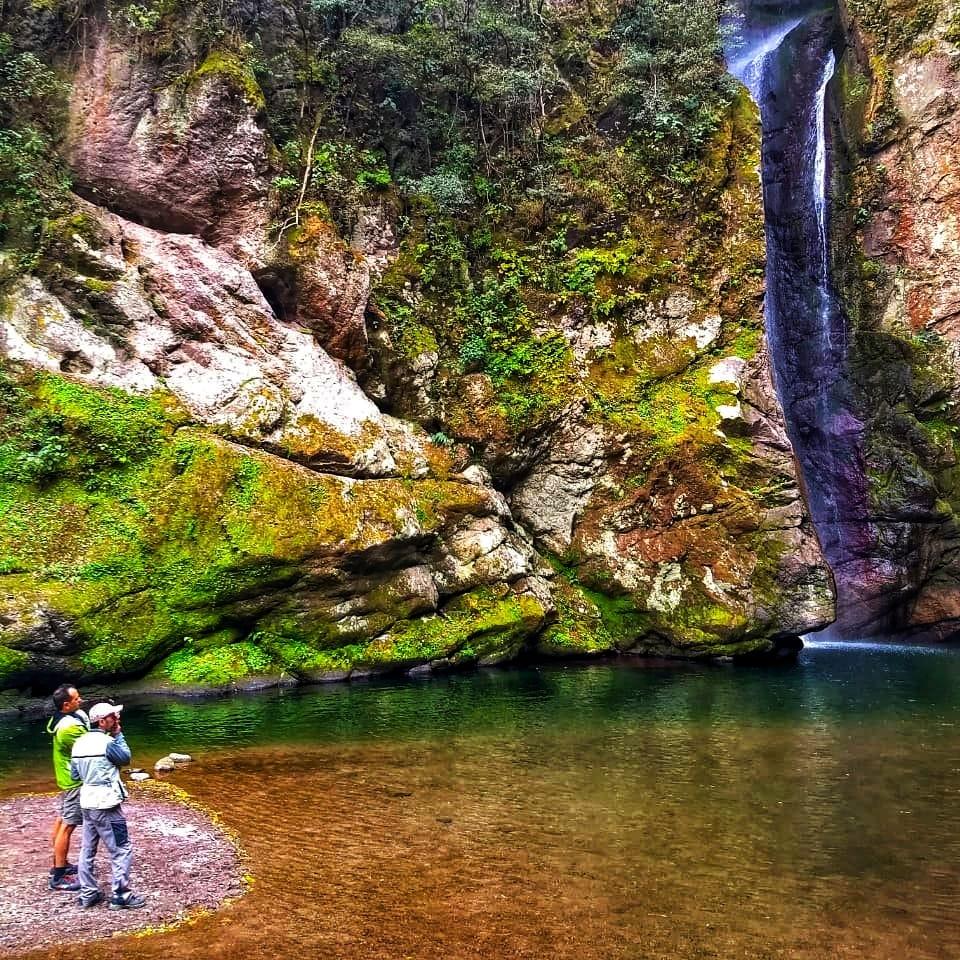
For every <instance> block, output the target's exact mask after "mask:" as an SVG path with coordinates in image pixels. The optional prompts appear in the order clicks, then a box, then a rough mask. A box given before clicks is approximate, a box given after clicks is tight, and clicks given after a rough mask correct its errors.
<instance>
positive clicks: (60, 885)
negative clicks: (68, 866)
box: [47, 874, 80, 893]
mask: <svg viewBox="0 0 960 960" xmlns="http://www.w3.org/2000/svg"><path fill="white" fill-rule="evenodd" d="M47 886H48V887H49V888H50V889H51V890H62V891H63V892H64V893H76V892H77V891H78V890H79V889H80V881H79V880H78V879H77V878H76V877H71V876H68V875H67V874H64V875H63V876H62V877H61V878H60V879H59V880H54V879H53V877H52V876H51V877H49V878H48V879H47Z"/></svg>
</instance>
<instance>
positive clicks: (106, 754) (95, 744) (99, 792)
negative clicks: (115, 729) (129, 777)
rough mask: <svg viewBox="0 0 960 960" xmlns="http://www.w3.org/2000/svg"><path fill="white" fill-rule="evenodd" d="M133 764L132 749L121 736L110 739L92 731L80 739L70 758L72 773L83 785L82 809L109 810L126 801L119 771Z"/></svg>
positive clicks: (75, 744) (124, 788) (119, 734)
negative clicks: (124, 766)
mask: <svg viewBox="0 0 960 960" xmlns="http://www.w3.org/2000/svg"><path fill="white" fill-rule="evenodd" d="M129 762H130V748H129V747H128V746H127V741H126V740H125V739H124V737H123V734H122V733H118V734H117V735H116V736H115V737H111V736H109V735H108V734H106V733H104V732H103V731H102V730H91V731H90V732H89V733H85V734H84V735H83V736H82V737H79V738H78V739H77V742H76V743H74V745H73V750H72V752H71V754H70V772H71V774H72V775H73V778H74V779H75V780H80V781H82V784H81V787H80V807H81V808H83V809H87V810H109V809H111V808H112V807H116V806H119V805H120V804H121V803H123V801H124V800H126V799H127V788H126V787H125V786H124V785H123V781H122V780H121V779H120V768H121V767H122V766H123V765H124V764H127V763H129Z"/></svg>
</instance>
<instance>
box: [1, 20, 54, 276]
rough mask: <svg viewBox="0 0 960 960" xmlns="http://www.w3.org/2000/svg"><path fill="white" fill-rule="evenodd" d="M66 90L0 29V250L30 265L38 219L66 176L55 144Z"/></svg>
mask: <svg viewBox="0 0 960 960" xmlns="http://www.w3.org/2000/svg"><path fill="white" fill-rule="evenodd" d="M65 92H66V87H65V85H64V84H63V83H62V82H61V80H60V79H59V77H58V76H57V74H56V73H55V72H54V71H53V70H52V69H51V68H50V67H49V66H48V65H47V63H45V62H44V61H43V60H41V58H40V57H39V56H38V55H37V54H36V53H34V52H33V51H31V50H25V49H20V48H18V47H17V45H16V44H15V43H14V42H13V39H12V38H11V37H10V35H9V34H6V33H2V32H0V249H2V248H7V249H10V250H12V251H13V256H14V257H15V259H16V261H17V265H18V266H20V267H23V266H30V265H31V264H32V262H33V255H34V253H35V251H36V250H37V248H38V246H39V242H40V239H41V235H42V231H43V226H44V223H45V222H46V219H47V218H48V217H50V216H51V215H52V214H55V213H57V212H59V211H62V210H63V209H64V207H65V206H66V203H67V188H68V186H69V182H70V181H69V177H68V175H67V173H66V169H65V167H64V166H63V164H62V162H61V161H60V160H59V158H58V156H57V154H56V151H55V145H56V141H57V135H58V134H57V130H58V120H59V117H60V114H61V108H62V105H63V100H64V96H65Z"/></svg>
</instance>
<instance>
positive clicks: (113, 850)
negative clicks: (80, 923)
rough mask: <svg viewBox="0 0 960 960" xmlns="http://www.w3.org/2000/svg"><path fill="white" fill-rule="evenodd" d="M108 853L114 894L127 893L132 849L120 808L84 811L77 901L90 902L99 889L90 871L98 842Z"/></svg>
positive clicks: (91, 870) (78, 866) (78, 867)
mask: <svg viewBox="0 0 960 960" xmlns="http://www.w3.org/2000/svg"><path fill="white" fill-rule="evenodd" d="M101 840H102V841H103V845H104V846H105V847H106V848H107V852H108V853H109V854H110V867H111V869H112V871H113V893H116V892H117V891H118V890H126V889H128V888H129V886H130V859H131V857H132V854H133V848H132V847H131V845H130V837H129V836H127V821H126V818H125V817H124V815H123V811H122V810H121V809H120V806H119V805H117V806H116V807H111V808H110V809H109V810H90V809H87V808H84V811H83V840H82V841H81V846H80V863H79V864H78V865H77V872H78V874H79V876H80V899H81V900H84V901H89V900H92V899H93V898H94V897H95V896H96V895H97V893H98V892H99V890H100V888H99V887H98V886H97V878H96V876H95V875H94V872H93V861H94V858H95V857H96V855H97V847H98V846H99V844H100V841H101Z"/></svg>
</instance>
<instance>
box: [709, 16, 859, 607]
mask: <svg viewBox="0 0 960 960" xmlns="http://www.w3.org/2000/svg"><path fill="white" fill-rule="evenodd" d="M741 2H742V3H743V4H744V6H743V7H742V9H741V10H740V11H739V13H737V12H734V13H733V17H735V18H736V19H731V20H730V21H728V22H727V23H725V24H724V26H725V30H724V33H725V38H724V42H725V45H726V52H727V62H728V69H729V70H730V72H731V73H732V74H733V75H734V76H736V77H737V78H738V79H739V80H740V81H741V82H742V83H743V84H744V86H745V87H746V88H747V89H748V91H749V92H750V95H751V96H752V97H753V99H754V101H755V102H756V103H757V105H758V106H759V108H760V118H761V124H762V133H763V142H762V164H761V167H762V180H763V202H764V218H765V224H766V244H767V265H766V298H765V302H764V319H765V325H766V333H767V341H768V343H769V347H770V356H771V362H772V367H773V375H774V382H775V384H776V387H777V393H778V396H779V398H780V403H781V406H782V408H783V412H784V417H785V420H786V425H787V432H788V434H789V436H790V441H791V443H792V445H793V448H794V451H795V452H796V455H797V460H798V463H799V465H800V470H801V472H802V474H803V480H804V487H805V491H806V496H807V505H808V507H809V511H810V515H811V518H812V520H813V523H814V524H815V526H816V528H817V533H818V535H819V538H820V543H821V546H822V548H823V552H824V555H825V557H826V559H827V561H828V563H829V564H830V566H831V568H832V569H833V572H834V575H835V578H836V581H837V595H838V611H840V616H841V618H842V617H843V616H844V613H843V611H844V610H845V609H847V607H848V606H852V605H855V603H856V599H853V600H849V598H856V596H857V592H858V584H859V583H860V582H861V581H862V578H863V575H864V571H865V569H866V566H867V565H868V564H869V563H871V562H872V560H871V558H872V557H873V556H874V555H875V554H874V548H875V543H874V540H873V538H874V533H873V528H872V526H871V524H870V519H869V515H868V503H869V498H868V496H867V483H866V476H865V469H864V466H863V461H864V458H863V426H862V424H861V423H860V421H859V420H858V419H857V417H856V415H855V413H854V404H853V402H852V399H851V396H852V391H851V387H850V375H849V372H848V369H847V357H846V342H847V341H846V334H845V329H846V318H845V316H844V315H843V312H842V310H841V308H840V305H839V300H838V297H837V296H836V293H835V290H834V288H833V283H832V277H831V258H830V202H829V196H830V190H829V186H830V164H831V156H830V139H829V122H828V109H829V91H830V82H831V80H832V79H833V75H834V69H835V64H836V59H835V55H834V50H833V45H834V43H835V40H836V34H837V31H836V19H835V18H836V13H835V11H834V10H832V9H825V8H824V6H823V5H822V3H821V2H819V0H792V2H788V3H787V4H786V5H782V6H776V7H773V6H765V5H764V3H763V0H741ZM848 600H849V603H848Z"/></svg>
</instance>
